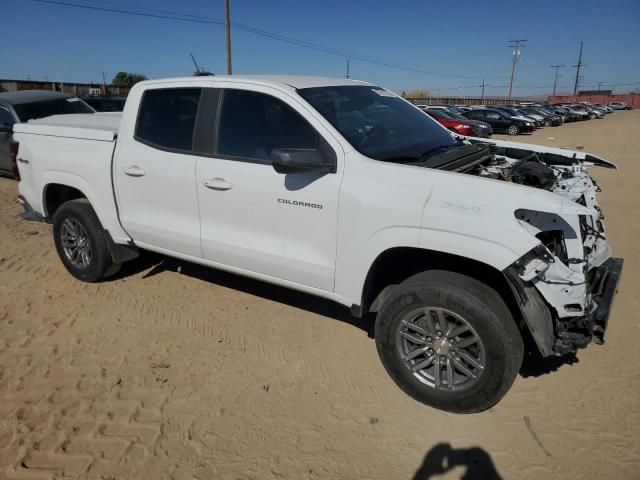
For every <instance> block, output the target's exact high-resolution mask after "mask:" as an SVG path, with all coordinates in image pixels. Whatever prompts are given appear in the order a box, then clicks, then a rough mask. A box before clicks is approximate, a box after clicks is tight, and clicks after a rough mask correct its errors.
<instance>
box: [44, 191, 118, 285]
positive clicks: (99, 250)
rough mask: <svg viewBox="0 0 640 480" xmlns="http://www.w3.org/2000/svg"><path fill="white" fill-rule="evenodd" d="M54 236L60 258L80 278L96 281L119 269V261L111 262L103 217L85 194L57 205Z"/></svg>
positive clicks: (72, 273)
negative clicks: (99, 215)
mask: <svg viewBox="0 0 640 480" xmlns="http://www.w3.org/2000/svg"><path fill="white" fill-rule="evenodd" d="M53 239H54V242H55V245H56V250H57V251H58V256H59V257H60V260H61V261H62V263H63V264H64V266H65V267H66V269H67V270H68V271H69V273H71V275H73V276H74V277H76V278H77V279H79V280H82V281H84V282H97V281H98V280H101V279H103V278H105V277H108V276H110V275H114V274H115V273H117V272H118V270H119V269H120V264H114V263H112V262H111V255H110V254H109V250H108V248H107V242H106V240H105V236H104V231H103V229H102V225H101V224H100V220H99V219H98V216H97V215H96V212H95V211H94V210H93V207H91V205H90V204H89V202H88V200H86V199H84V198H81V199H77V200H71V201H68V202H65V203H63V204H62V205H61V206H60V207H59V208H58V210H57V211H56V213H55V214H54V216H53Z"/></svg>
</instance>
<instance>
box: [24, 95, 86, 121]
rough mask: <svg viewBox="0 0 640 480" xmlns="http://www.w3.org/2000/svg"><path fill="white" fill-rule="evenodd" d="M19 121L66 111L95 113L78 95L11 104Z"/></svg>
mask: <svg viewBox="0 0 640 480" xmlns="http://www.w3.org/2000/svg"><path fill="white" fill-rule="evenodd" d="M13 108H14V110H15V111H16V113H17V114H18V118H20V121H21V122H28V121H29V120H35V119H37V118H44V117H50V116H51V115H61V114H66V113H95V112H94V110H93V109H92V108H91V107H90V106H89V105H87V104H86V103H84V102H83V101H82V100H80V99H79V98H78V97H69V98H56V99H54V100H44V101H41V102H32V103H19V104H17V105H14V106H13Z"/></svg>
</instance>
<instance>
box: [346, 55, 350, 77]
mask: <svg viewBox="0 0 640 480" xmlns="http://www.w3.org/2000/svg"><path fill="white" fill-rule="evenodd" d="M346 78H350V77H349V59H348V58H347V77H346Z"/></svg>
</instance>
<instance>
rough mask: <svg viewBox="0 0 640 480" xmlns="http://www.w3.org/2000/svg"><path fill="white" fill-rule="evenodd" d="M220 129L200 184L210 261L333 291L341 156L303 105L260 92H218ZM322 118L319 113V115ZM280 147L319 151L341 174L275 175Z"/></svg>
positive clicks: (201, 168)
mask: <svg viewBox="0 0 640 480" xmlns="http://www.w3.org/2000/svg"><path fill="white" fill-rule="evenodd" d="M215 103H216V104H217V105H218V108H217V110H218V115H217V116H218V123H219V128H218V129H217V130H216V131H215V132H214V131H212V132H211V135H212V136H213V137H214V138H211V137H210V142H209V143H210V145H211V148H212V153H211V154H210V155H208V156H201V157H200V158H199V160H198V165H197V171H196V185H197V189H198V198H199V206H200V217H201V222H202V250H203V254H204V258H206V259H208V260H211V261H214V262H217V263H220V264H224V265H228V266H232V267H235V268H239V269H242V270H245V271H250V272H255V273H258V274H261V275H266V276H269V277H272V278H277V279H280V280H285V281H288V282H293V283H296V284H300V285H305V286H308V287H313V288H317V289H321V290H324V291H332V290H333V279H334V269H335V258H336V230H337V213H338V194H339V188H340V181H341V171H342V170H341V168H342V150H341V148H340V146H339V144H338V142H337V140H336V139H335V138H333V137H332V136H331V134H329V133H328V132H327V131H326V130H324V129H323V126H322V123H321V122H320V120H319V119H318V118H317V117H315V116H314V114H313V112H311V111H310V110H309V109H308V107H305V106H304V104H303V103H301V102H300V101H298V100H296V99H294V98H292V97H290V96H288V95H287V94H285V93H283V92H280V91H279V90H276V89H272V88H269V87H262V86H258V85H253V86H250V87H249V86H247V90H244V89H238V88H237V87H234V89H226V90H220V91H218V93H217V95H216V99H215ZM315 115H317V114H315ZM275 148H305V149H306V148H308V149H320V150H321V151H323V152H325V154H326V155H328V156H329V157H333V161H334V162H336V165H337V168H336V169H337V173H327V174H318V173H290V174H286V175H284V174H279V173H277V172H276V171H275V170H274V168H273V166H272V165H271V161H270V154H271V151H272V150H273V149H275Z"/></svg>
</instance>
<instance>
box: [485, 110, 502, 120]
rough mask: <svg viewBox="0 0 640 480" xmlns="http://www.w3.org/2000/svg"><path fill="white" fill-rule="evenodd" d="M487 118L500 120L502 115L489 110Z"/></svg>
mask: <svg viewBox="0 0 640 480" xmlns="http://www.w3.org/2000/svg"><path fill="white" fill-rule="evenodd" d="M487 118H488V119H489V120H500V118H501V117H500V115H498V114H497V113H496V112H487Z"/></svg>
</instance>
